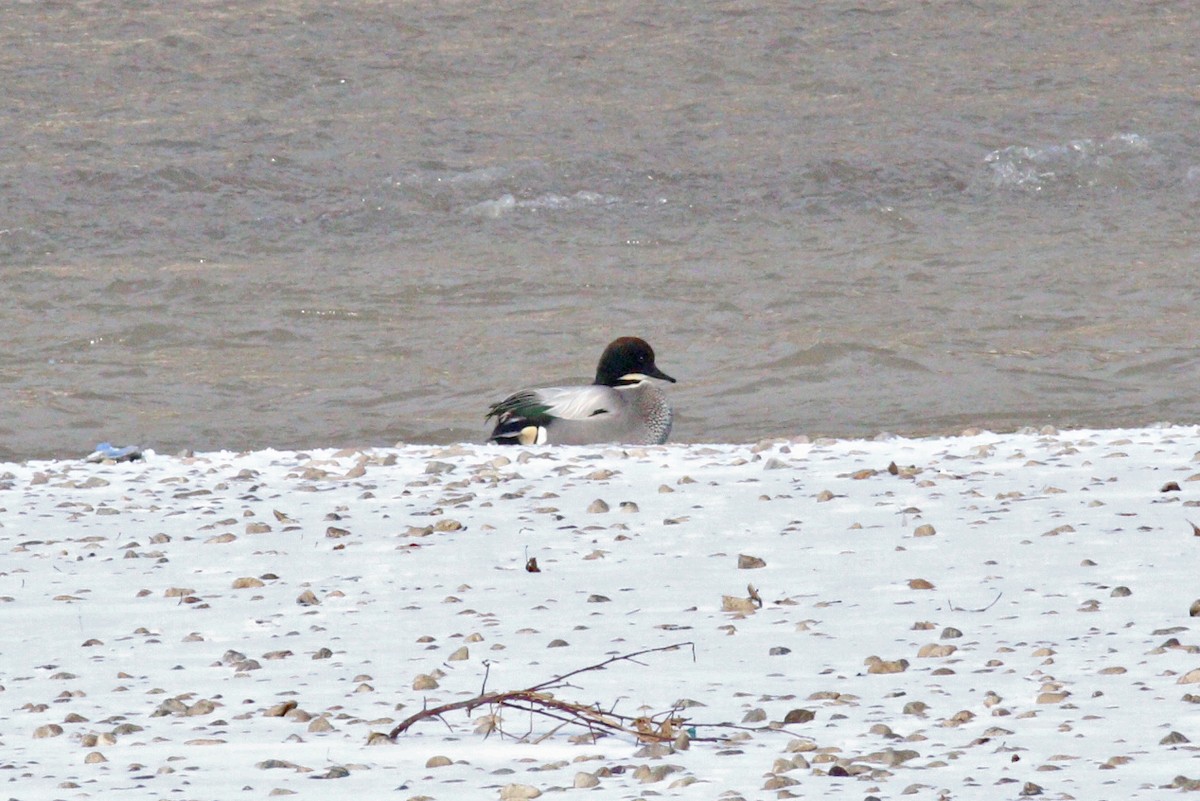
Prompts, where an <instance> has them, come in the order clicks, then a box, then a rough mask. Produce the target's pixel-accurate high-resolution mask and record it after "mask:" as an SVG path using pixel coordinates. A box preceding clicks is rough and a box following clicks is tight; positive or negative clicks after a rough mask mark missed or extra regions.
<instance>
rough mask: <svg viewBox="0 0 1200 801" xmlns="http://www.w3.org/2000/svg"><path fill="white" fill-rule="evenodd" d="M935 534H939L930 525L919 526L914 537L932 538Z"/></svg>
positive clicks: (914, 532)
mask: <svg viewBox="0 0 1200 801" xmlns="http://www.w3.org/2000/svg"><path fill="white" fill-rule="evenodd" d="M934 534H937V530H936V529H935V528H934V527H933V526H931V525H929V524H928V523H926V524H925V525H922V526H917V528H916V529H915V530H914V531H913V536H914V537H932V536H933V535H934Z"/></svg>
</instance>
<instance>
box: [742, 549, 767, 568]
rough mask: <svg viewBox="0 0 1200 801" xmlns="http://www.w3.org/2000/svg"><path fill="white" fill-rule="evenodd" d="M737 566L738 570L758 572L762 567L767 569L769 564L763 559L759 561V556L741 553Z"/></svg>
mask: <svg viewBox="0 0 1200 801" xmlns="http://www.w3.org/2000/svg"><path fill="white" fill-rule="evenodd" d="M737 566H738V570H757V569H759V568H760V567H766V566H767V563H766V562H764V561H763V560H762V559H759V558H758V557H757V556H750V555H749V554H744V553H740V554H738V565H737Z"/></svg>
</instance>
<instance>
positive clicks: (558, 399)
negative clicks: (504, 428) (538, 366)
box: [488, 384, 614, 424]
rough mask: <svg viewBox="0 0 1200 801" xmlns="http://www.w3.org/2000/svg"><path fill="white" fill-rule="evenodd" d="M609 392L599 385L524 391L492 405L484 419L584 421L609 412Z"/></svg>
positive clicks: (611, 408) (610, 392)
mask: <svg viewBox="0 0 1200 801" xmlns="http://www.w3.org/2000/svg"><path fill="white" fill-rule="evenodd" d="M613 400H614V398H613V390H612V389H611V388H610V387H605V386H601V385H599V384H589V385H587V386H581V387H545V388H543V389H527V390H524V391H523V392H518V393H516V394H514V395H510V396H509V397H507V398H505V399H504V400H502V401H500V402H499V403H495V404H492V407H491V409H490V410H489V411H488V417H496V418H498V419H499V420H501V421H504V420H508V419H513V418H521V419H524V420H528V421H529V422H531V423H539V424H540V423H544V422H547V421H549V420H551V419H559V420H587V419H589V418H594V417H599V416H601V415H605V414H611V413H612V411H613Z"/></svg>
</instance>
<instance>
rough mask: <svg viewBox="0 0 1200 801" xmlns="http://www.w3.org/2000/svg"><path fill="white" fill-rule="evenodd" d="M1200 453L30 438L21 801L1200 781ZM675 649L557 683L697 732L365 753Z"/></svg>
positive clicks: (12, 781) (12, 645) (414, 740)
mask: <svg viewBox="0 0 1200 801" xmlns="http://www.w3.org/2000/svg"><path fill="white" fill-rule="evenodd" d="M1198 451H1200V430H1198V429H1197V428H1152V429H1146V430H1129V431H1072V432H1041V433H1036V432H1035V433H1023V434H1016V435H994V434H988V433H982V434H976V435H970V436H962V437H955V438H949V439H931V440H904V439H886V440H881V441H836V442H833V441H830V442H817V443H807V442H785V441H774V442H768V443H762V444H760V445H757V446H711V447H709V446H694V445H693V446H667V447H658V448H644V449H615V448H610V449H585V448H575V449H572V448H557V449H533V450H527V451H522V450H516V449H504V448H500V447H494V446H470V445H467V446H459V447H453V448H435V447H416V446H410V447H403V448H398V449H394V450H374V451H367V452H358V451H354V452H339V453H334V452H332V451H313V452H308V453H292V452H288V453H282V452H274V451H264V452H255V453H246V454H233V453H210V454H199V455H196V456H195V457H191V458H183V457H174V456H163V455H155V454H153V453H149V454H147V456H148V459H147V461H145V462H135V463H122V464H86V463H83V462H41V463H29V464H5V465H0V549H2V550H3V552H4V553H5V554H6V555H5V556H4V559H3V562H2V564H0V623H2V625H0V653H2V654H3V658H2V662H0V685H2V690H0V743H2V744H3V751H0V768H2V770H0V782H6V783H7V787H3V788H0V796H3V797H11V798H19V799H42V798H63V799H73V798H114V797H115V798H120V799H122V800H124V799H139V798H153V799H221V800H222V801H226V800H227V799H234V798H262V797H266V796H286V795H298V796H301V797H304V798H312V799H329V798H349V797H360V798H381V797H385V796H386V797H389V798H393V797H394V798H402V799H407V798H420V797H425V798H432V799H475V798H502V797H504V798H508V797H530V796H533V795H534V794H535V793H537V792H540V793H542V794H545V795H547V796H549V795H553V794H566V796H567V797H585V796H587V794H596V793H599V794H600V795H599V796H595V797H603V798H638V797H651V796H661V797H667V798H685V799H735V798H739V797H741V798H745V799H762V798H776V797H782V798H788V797H803V798H821V799H838V798H844V799H855V801H859V800H861V799H864V798H869V797H872V796H874V797H876V798H880V799H883V798H898V797H901V796H904V797H913V798H918V799H941V798H947V799H988V800H989V801H990V800H993V799H1009V798H1021V797H1031V796H1040V797H1043V798H1049V799H1060V798H1076V799H1087V800H1088V801H1098V800H1099V799H1113V800H1114V801H1117V800H1118V799H1120V800H1123V799H1134V798H1141V799H1161V798H1164V797H1169V796H1173V795H1175V794H1177V793H1179V792H1182V791H1186V790H1189V789H1196V788H1197V787H1200V781H1198V780H1200V759H1198V752H1197V746H1196V745H1194V744H1193V743H1195V742H1197V741H1200V636H1198V634H1197V623H1198V621H1200V618H1194V617H1191V616H1190V614H1189V610H1190V609H1191V607H1192V605H1193V603H1194V602H1195V601H1197V599H1200V570H1198V565H1200V560H1198V559H1197V552H1198V550H1200V537H1198V536H1196V535H1195V534H1194V532H1193V526H1192V525H1191V522H1192V521H1195V522H1197V523H1200V509H1194V508H1189V507H1193V506H1197V505H1198V504H1200V493H1198V490H1200V463H1198V462H1197V458H1198V457H1197V452H1198ZM889 466H891V467H892V469H891V470H889ZM1169 482H1175V485H1176V486H1175V487H1174V488H1172V487H1171V486H1169ZM598 500H600V501H603V502H604V504H597V503H596V501H598ZM605 506H606V507H607V511H605V510H604V507H605ZM530 558H534V559H536V560H537V564H538V566H539V567H540V569H541V570H540V572H528V571H527V570H526V562H527V560H528V559H530ZM751 584H752V585H753V586H754V587H755V588H756V590H757V594H758V596H759V597H760V598H761V601H762V606H761V608H759V607H758V605H757V604H756V603H755V602H753V601H751V600H749V599H748V595H749V591H748V589H747V585H751ZM727 596H728V597H727ZM1197 613H1198V614H1200V609H1198V610H1197ZM673 643H690V645H686V646H684V647H681V648H680V649H678V650H672V651H659V652H654V653H649V654H646V655H644V656H643V657H641V658H639V659H638V660H637V661H636V662H634V661H618V662H615V663H613V664H611V665H609V666H608V667H607V668H606V669H604V670H596V671H589V672H585V673H581V674H579V675H576V676H574V677H572V678H571V680H570V683H571V686H570V687H566V688H562V689H559V690H557V691H556V693H555V695H556V697H557V698H559V699H562V700H565V701H569V702H573V703H578V704H596V705H599V707H601V708H603V709H604V710H606V711H612V712H615V713H617V714H625V715H629V716H638V715H647V716H650V715H655V714H658V715H660V717H661V715H662V714H663V713H666V712H668V711H669V710H671V709H672V708H678V709H679V713H678V714H679V715H681V716H683V717H685V718H687V722H686V723H685V724H684V727H683V729H684V731H686V732H689V733H690V734H692V735H693V736H694V739H693V740H692V741H691V742H690V743H684V742H683V738H679V739H680V742H679V743H678V745H679V746H680V747H674V746H669V745H668V746H664V745H650V744H646V743H639V742H637V741H636V740H635V739H634V738H633V737H629V736H609V737H605V738H602V739H599V740H598V741H592V740H591V739H590V738H588V737H587V736H586V735H587V732H586V730H584V729H582V728H580V727H577V726H569V725H568V726H562V727H561V728H557V729H556V726H557V725H558V724H557V723H556V722H555V721H553V720H550V719H548V718H545V717H543V716H541V715H530V714H528V713H520V712H514V711H511V710H509V711H506V712H504V713H503V715H502V718H501V726H502V729H503V734H501V733H493V734H491V736H488V737H485V736H484V734H482V733H476V731H475V729H476V726H477V725H478V723H479V722H480V720H481V719H484V718H486V716H487V714H488V712H489V710H488V709H486V708H483V709H476V710H474V711H473V712H471V713H470V714H468V713H466V712H463V711H456V712H452V713H449V714H447V715H445V716H444V719H443V720H424V721H421V722H418V723H417V724H415V725H414V726H413V727H412V728H411V729H410V730H409V731H408V732H406V733H404V734H402V735H400V736H399V738H398V739H397V741H396V742H395V744H392V743H390V742H387V741H386V740H385V741H384V742H383V743H382V744H378V743H377V744H371V745H369V744H368V741H369V740H371V739H372V733H377V732H384V733H386V732H388V731H389V730H390V729H391V728H392V727H393V726H395V725H396V724H397V723H399V722H400V721H401V720H403V719H405V718H407V717H408V716H410V715H412V714H414V713H416V712H418V711H419V710H421V709H422V707H423V705H428V706H435V705H438V704H444V703H449V702H454V701H462V700H465V699H468V698H470V697H472V696H474V695H476V694H478V693H479V692H480V691H481V690H484V689H486V690H488V691H499V690H515V689H521V688H524V687H527V686H530V685H533V684H537V683H539V682H542V681H545V680H548V679H552V678H553V677H555V676H557V675H561V674H564V673H567V672H570V671H573V670H576V669H579V668H582V667H586V666H589V665H593V664H596V663H598V662H601V661H603V660H605V659H607V658H609V657H612V656H617V655H621V654H628V653H631V652H635V651H640V650H644V649H651V648H659V647H662V646H667V645H671V644H673ZM888 671H894V672H888ZM485 678H486V686H485ZM430 680H432V685H436V686H429V687H428V688H427V689H415V688H414V686H417V687H420V686H426V685H427V684H429V683H430ZM285 702H293V703H294V704H295V708H294V709H290V711H287V714H284V715H282V716H279V715H280V713H283V712H284V711H286V710H288V709H289V706H290V704H289V705H285V706H280V705H281V704H284V703H285ZM272 712H274V713H276V714H272ZM785 720H795V721H797V722H793V723H787V724H784V721H785ZM717 724H732V726H720V725H717ZM712 737H716V738H723V740H722V741H720V742H711V741H706V740H705V739H704V738H712ZM373 739H374V740H375V741H378V740H380V739H383V738H380V737H378V736H376V737H374V738H373ZM684 745H690V747H687V748H683V747H682V746H684ZM439 758H443V759H439ZM442 763H445V764H442ZM589 786H591V787H593V789H586V788H587V787H589Z"/></svg>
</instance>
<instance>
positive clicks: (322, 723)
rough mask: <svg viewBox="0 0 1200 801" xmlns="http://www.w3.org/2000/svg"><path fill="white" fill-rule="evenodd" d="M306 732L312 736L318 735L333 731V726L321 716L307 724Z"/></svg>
mask: <svg viewBox="0 0 1200 801" xmlns="http://www.w3.org/2000/svg"><path fill="white" fill-rule="evenodd" d="M308 730H309V731H310V732H312V733H314V734H320V733H322V732H327V731H333V730H334V728H333V724H332V723H330V722H329V718H327V717H324V716H321V717H319V718H313V719H312V720H311V721H310V722H309V724H308Z"/></svg>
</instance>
